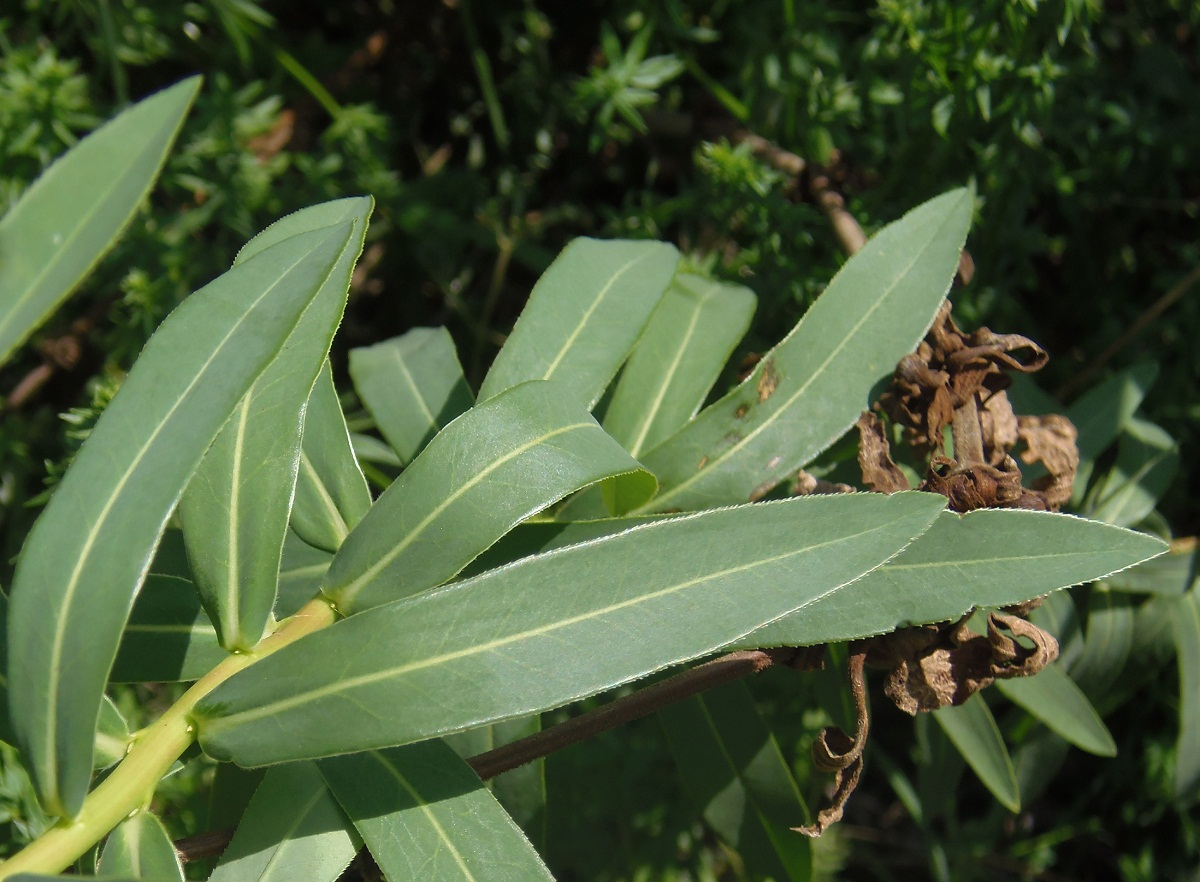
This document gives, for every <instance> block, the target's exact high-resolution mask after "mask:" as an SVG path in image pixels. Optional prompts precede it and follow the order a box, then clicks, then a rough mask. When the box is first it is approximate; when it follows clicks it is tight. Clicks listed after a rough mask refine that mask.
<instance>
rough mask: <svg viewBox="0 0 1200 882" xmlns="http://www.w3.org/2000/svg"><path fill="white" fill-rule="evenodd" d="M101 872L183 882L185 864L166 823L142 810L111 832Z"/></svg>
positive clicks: (105, 847)
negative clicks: (180, 861) (177, 852)
mask: <svg viewBox="0 0 1200 882" xmlns="http://www.w3.org/2000/svg"><path fill="white" fill-rule="evenodd" d="M97 875H98V876H100V877H104V878H107V877H109V876H127V877H130V878H133V879H152V880H155V882H165V880H168V879H178V880H179V882H183V865H182V864H180V863H179V855H178V854H176V853H175V846H174V845H173V844H172V842H171V837H170V836H169V835H168V834H167V831H166V829H165V828H164V827H163V825H162V822H161V821H159V820H158V818H156V817H154V815H152V814H150V812H147V811H141V812H138V813H137V814H135V815H133V817H131V818H128V819H126V820H124V821H122V822H121V825H120V826H119V827H117V829H115V830H113V831H112V833H111V834H109V837H108V840H107V841H106V842H105V843H104V851H103V852H102V853H101V855H100V866H99V867H98V868H97Z"/></svg>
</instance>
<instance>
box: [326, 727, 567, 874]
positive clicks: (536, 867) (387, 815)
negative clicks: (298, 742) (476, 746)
mask: <svg viewBox="0 0 1200 882" xmlns="http://www.w3.org/2000/svg"><path fill="white" fill-rule="evenodd" d="M319 768H320V769H321V774H323V775H324V776H325V780H326V781H328V782H329V788H330V790H332V791H333V794H334V795H335V796H336V797H337V799H338V801H339V802H340V803H341V804H342V808H344V809H345V810H346V813H347V814H348V815H350V817H351V818H352V819H353V820H354V824H355V826H356V827H357V828H358V832H359V833H360V834H361V835H362V838H363V841H365V842H366V844H367V848H368V849H370V852H371V856H372V857H374V858H375V861H376V862H377V863H378V864H379V868H380V869H381V870H382V871H383V874H384V876H386V877H387V878H388V879H396V880H400V879H420V880H422V882H477V880H478V882H483V880H488V882H492V880H497V882H502V880H514V882H516V880H521V882H524V880H529V879H546V880H550V879H552V878H553V877H552V876H551V875H550V871H549V870H547V869H546V867H545V865H544V864H543V863H542V860H541V858H540V857H538V854H537V852H536V851H534V849H533V846H532V845H530V844H529V840H528V839H526V838H525V835H524V834H523V833H522V832H521V829H520V828H519V827H518V826H517V825H516V824H515V823H513V820H512V818H510V817H509V816H508V815H507V814H506V813H505V811H504V809H503V808H501V807H500V804H499V803H498V802H496V799H495V797H493V796H492V794H491V793H489V792H488V789H487V788H486V787H485V786H484V785H483V782H482V781H480V780H479V778H478V777H477V776H476V775H475V773H474V772H473V771H471V767H470V766H468V765H467V764H466V763H465V762H463V761H462V760H461V759H459V757H458V755H457V754H455V753H454V751H453V750H451V749H450V748H449V747H448V746H446V745H445V744H444V743H442V742H441V741H437V740H434V741H426V742H424V743H422V744H412V745H409V746H408V747H402V748H397V749H392V750H386V751H377V750H372V751H368V752H366V753H357V754H352V755H351V756H340V757H334V758H333V759H327V760H321V762H320V765H319Z"/></svg>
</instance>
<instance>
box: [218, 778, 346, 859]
mask: <svg viewBox="0 0 1200 882" xmlns="http://www.w3.org/2000/svg"><path fill="white" fill-rule="evenodd" d="M359 842H360V840H359V838H358V836H357V835H356V834H355V833H354V828H353V826H352V825H351V824H350V821H349V819H348V818H347V817H346V816H345V814H344V813H343V812H342V810H341V809H340V808H338V804H337V802H336V801H335V800H334V798H333V796H332V795H331V794H330V793H329V789H328V788H327V787H326V786H325V781H324V779H323V778H322V777H321V774H320V773H319V772H318V771H317V768H316V766H314V765H313V764H312V763H292V764H290V765H286V766H282V767H280V768H278V769H271V770H269V771H268V772H267V774H266V776H265V777H264V778H263V782H262V784H260V785H259V786H258V790H257V791H255V793H254V796H253V798H251V800H250V805H249V806H247V807H246V813H245V814H244V815H242V819H241V822H240V823H239V824H238V826H237V832H236V833H234V834H233V840H232V841H231V842H230V843H229V848H227V849H226V850H225V853H224V854H223V855H221V861H220V863H218V864H217V868H216V870H214V871H213V874H212V875H211V876H210V877H209V882H293V880H304V882H334V880H335V879H337V878H338V877H339V876H340V875H341V874H342V871H343V870H345V869H346V867H347V866H349V865H350V861H351V860H353V859H354V855H355V853H357V851H358V848H359Z"/></svg>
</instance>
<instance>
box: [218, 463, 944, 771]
mask: <svg viewBox="0 0 1200 882" xmlns="http://www.w3.org/2000/svg"><path fill="white" fill-rule="evenodd" d="M431 449H432V448H431ZM943 504H944V501H943V500H942V499H940V498H939V497H935V496H931V495H928V494H922V493H902V494H895V495H893V496H880V495H874V494H871V495H868V494H862V495H858V496H827V497H809V498H798V499H792V500H784V501H780V502H774V503H766V504H759V505H747V506H741V507H737V508H729V509H723V510H718V511H709V512H702V513H699V514H696V515H693V516H691V517H683V518H672V519H668V520H663V521H661V522H658V523H653V524H646V525H643V526H641V527H635V528H634V529H632V530H628V531H626V532H624V533H619V534H617V535H615V536H609V537H607V538H603V539H597V540H595V541H593V542H589V543H585V544H583V545H575V546H571V547H570V548H564V549H560V550H558V551H554V552H550V553H548V554H545V555H540V556H538V557H533V558H527V559H525V560H523V561H518V562H517V563H515V564H512V565H511V566H508V567H504V568H502V569H499V570H494V571H492V572H489V573H484V574H483V575H482V576H478V577H476V578H474V579H471V580H469V581H466V582H459V583H456V584H453V585H449V586H446V587H445V588H441V589H439V590H436V591H429V592H426V593H424V594H421V595H417V596H416V597H413V598H410V599H408V600H404V601H400V602H398V603H391V604H388V605H386V606H382V607H378V608H376V609H373V610H369V611H367V612H365V613H362V614H361V615H356V616H351V617H350V618H348V619H346V620H344V621H341V622H338V623H337V624H335V625H333V626H332V627H330V628H327V629H325V630H323V631H319V632H316V633H314V634H311V635H309V636H308V637H305V638H304V639H302V640H299V641H297V642H296V643H294V644H292V645H290V646H286V647H284V648H283V649H281V650H279V651H278V652H276V653H275V654H273V655H271V656H269V657H267V658H264V659H263V660H262V661H260V662H258V663H257V664H255V665H254V666H253V668H252V669H250V670H252V671H253V673H252V674H251V675H250V676H245V675H244V674H235V675H234V676H233V677H231V678H230V679H229V680H227V681H226V682H225V683H223V684H222V685H221V686H218V687H217V688H216V689H215V690H214V691H213V692H212V693H210V694H209V696H208V697H207V698H206V699H204V700H203V701H201V702H200V704H199V705H198V707H197V711H196V720H197V723H198V726H199V735H200V739H201V744H202V745H203V747H204V749H205V750H206V751H208V752H209V753H210V755H212V756H214V757H216V758H220V759H233V760H234V761H236V762H237V763H238V764H239V765H261V764H266V763H273V762H281V761H285V760H288V759H294V758H301V757H313V756H327V755H330V754H335V753H345V752H350V751H354V750H367V749H370V748H375V747H384V746H393V745H399V744H406V743H410V742H413V741H420V740H423V739H426V738H430V737H433V736H435V735H442V734H446V733H449V732H454V731H458V730H461V729H467V728H472V727H474V726H478V725H482V724H484V723H487V722H492V721H495V720H500V719H507V718H511V717H514V716H519V715H522V714H528V713H534V712H536V711H540V710H545V709H547V708H551V707H557V706H559V705H562V704H566V703H567V702H570V701H574V700H575V699H578V698H582V697H584V696H587V695H592V694H595V693H596V692H600V691H602V690H604V689H608V688H611V687H613V686H617V685H619V684H621V683H626V682H629V681H631V680H635V679H637V678H639V677H643V676H646V675H647V674H650V673H652V672H654V671H657V670H660V669H662V668H664V667H667V666H669V665H673V664H678V663H680V662H684V661H688V660H691V659H694V658H698V657H699V656H702V655H705V654H706V653H709V652H712V651H713V650H715V649H716V648H718V647H720V646H722V645H724V644H725V643H728V642H730V641H731V640H734V639H736V638H737V637H738V636H739V635H741V634H745V633H747V632H749V631H751V630H753V629H754V628H756V627H758V626H760V625H762V624H763V623H764V622H767V621H770V620H772V619H775V618H778V617H779V616H780V615H783V614H784V613H787V612H790V611H791V610H794V609H797V608H799V607H802V606H805V605H806V604H808V603H812V602H813V601H814V600H816V599H817V598H820V597H823V596H825V595H827V594H829V593H831V592H834V591H836V590H837V589H838V588H839V587H841V586H843V585H846V584H847V583H848V582H850V581H852V580H853V579H856V578H858V577H859V576H861V575H862V574H863V573H865V572H867V571H869V570H871V569H873V568H874V567H876V566H878V565H879V564H880V563H881V562H883V561H884V560H886V559H887V558H888V557H890V556H892V555H893V554H895V553H896V551H897V549H899V548H900V547H902V546H903V545H904V544H905V543H906V542H908V541H909V540H910V539H911V538H912V536H914V535H916V534H918V533H920V532H921V531H923V530H924V529H925V528H926V526H927V525H928V524H929V523H930V522H931V521H932V520H933V518H934V517H935V516H936V514H937V512H938V511H940V510H941V507H942V505H943ZM432 695H436V696H438V699H437V700H436V701H431V700H430V696H432ZM332 718H336V719H337V720H338V725H337V726H330V725H328V721H329V720H330V719H332ZM284 732H286V733H287V736H286V737H281V734H280V733H284Z"/></svg>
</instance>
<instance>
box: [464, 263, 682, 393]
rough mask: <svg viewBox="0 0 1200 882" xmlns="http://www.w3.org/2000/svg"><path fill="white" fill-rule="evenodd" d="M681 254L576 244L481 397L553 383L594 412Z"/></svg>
mask: <svg viewBox="0 0 1200 882" xmlns="http://www.w3.org/2000/svg"><path fill="white" fill-rule="evenodd" d="M678 262H679V252H678V251H676V250H675V249H674V248H673V247H671V246H670V245H666V244H663V243H662V242H628V241H622V240H614V241H608V242H602V241H599V240H596V239H576V240H575V241H573V242H572V243H571V244H570V245H568V246H567V247H566V249H564V251H563V252H562V254H560V255H559V256H558V258H557V259H556V260H555V261H554V263H552V264H551V265H550V268H549V269H548V270H546V272H545V273H544V274H543V275H542V277H541V278H540V279H538V283H537V285H535V286H534V288H533V293H532V294H530V295H529V303H528V304H527V305H526V307H525V310H524V311H523V312H522V313H521V317H520V318H519V319H518V320H517V325H516V327H515V328H513V332H512V334H510V335H509V338H508V341H507V342H506V343H505V344H504V348H503V349H501V350H500V354H499V355H497V356H496V360H495V362H493V364H492V367H491V370H489V371H488V375H487V377H485V378H484V381H483V387H482V388H481V389H480V390H479V400H480V401H486V400H487V399H489V398H491V397H493V396H494V395H498V394H500V393H501V392H503V391H504V390H505V389H510V388H512V387H513V386H516V385H517V384H518V383H523V382H525V381H526V380H558V381H559V382H561V383H562V384H563V385H564V386H566V387H567V389H568V390H570V394H571V395H572V396H573V397H574V400H575V401H576V402H577V403H581V404H583V405H584V406H585V407H587V408H589V409H590V408H591V407H592V405H593V404H595V403H596V401H597V400H598V399H599V398H600V394H601V393H602V392H603V391H604V388H605V386H607V385H608V381H609V380H611V379H612V378H613V376H614V375H615V374H616V373H617V369H618V368H619V367H620V366H621V363H622V362H623V361H624V360H625V357H626V356H627V355H628V354H629V350H630V349H632V348H633V344H634V342H635V341H636V340H637V338H638V335H639V334H640V333H641V332H642V328H643V327H645V325H646V321H647V319H649V318H650V313H651V312H653V310H654V307H655V305H656V304H657V303H658V300H659V298H660V297H662V293H663V291H665V290H666V288H667V285H668V284H670V282H671V276H672V275H673V274H674V272H675V264H676V263H678Z"/></svg>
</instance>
